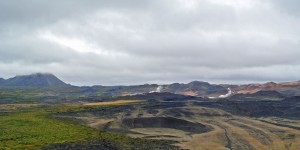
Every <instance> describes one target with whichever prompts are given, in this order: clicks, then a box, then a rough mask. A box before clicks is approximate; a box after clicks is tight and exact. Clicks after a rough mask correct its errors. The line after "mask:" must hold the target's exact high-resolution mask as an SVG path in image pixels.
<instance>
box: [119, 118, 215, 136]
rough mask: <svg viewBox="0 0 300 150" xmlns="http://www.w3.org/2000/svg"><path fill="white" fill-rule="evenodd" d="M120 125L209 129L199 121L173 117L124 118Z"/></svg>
mask: <svg viewBox="0 0 300 150" xmlns="http://www.w3.org/2000/svg"><path fill="white" fill-rule="evenodd" d="M122 126H123V127H126V128H130V129H134V128H171V129H177V130H182V131H185V132H191V133H195V134H197V133H204V132H208V131H210V130H211V128H210V127H209V126H206V125H204V124H201V123H194V122H190V121H187V120H183V119H178V118H173V117H144V118H125V119H123V120H122Z"/></svg>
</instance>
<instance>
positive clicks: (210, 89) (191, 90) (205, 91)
mask: <svg viewBox="0 0 300 150" xmlns="http://www.w3.org/2000/svg"><path fill="white" fill-rule="evenodd" d="M160 91H161V92H170V93H175V94H181V95H189V96H208V95H222V94H226V93H227V92H228V90H227V88H225V87H223V86H220V85H214V84H209V83H208V82H202V81H193V82H190V83H188V84H179V83H174V84H170V85H163V86H162V88H161V90H160Z"/></svg>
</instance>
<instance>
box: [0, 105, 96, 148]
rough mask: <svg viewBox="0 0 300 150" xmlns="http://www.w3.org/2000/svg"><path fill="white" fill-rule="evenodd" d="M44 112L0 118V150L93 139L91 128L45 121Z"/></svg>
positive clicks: (11, 114) (93, 134) (14, 114)
mask: <svg viewBox="0 0 300 150" xmlns="http://www.w3.org/2000/svg"><path fill="white" fill-rule="evenodd" d="M47 114H48V113H47V112H45V111H42V110H40V111H32V112H14V113H10V114H8V115H5V116H0V129H1V130H0V149H1V148H2V149H39V148H41V147H43V146H46V145H49V144H55V143H64V142H76V141H83V140H87V139H91V138H95V137H97V135H98V132H96V131H94V130H93V129H91V128H87V127H83V126H78V125H74V124H71V123H67V122H62V121H58V120H53V119H48V118H47V117H46V116H47Z"/></svg>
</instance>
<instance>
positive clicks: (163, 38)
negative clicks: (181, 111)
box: [0, 0, 300, 85]
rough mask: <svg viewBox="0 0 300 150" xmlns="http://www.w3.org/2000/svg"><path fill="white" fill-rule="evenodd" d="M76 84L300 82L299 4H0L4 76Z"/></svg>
mask: <svg viewBox="0 0 300 150" xmlns="http://www.w3.org/2000/svg"><path fill="white" fill-rule="evenodd" d="M35 72H46V73H53V74H55V75H56V76H58V77H59V78H61V79H62V80H64V81H65V82H67V83H71V84H74V85H95V84H98V85H129V84H144V83H159V84H163V83H171V82H189V81H192V80H201V81H208V82H212V83H250V82H267V81H276V82H279V81H295V80H299V79H300V1H299V0H109V1H107V0H51V1H50V0H0V77H3V78H9V77H13V76H15V75H23V74H31V73H35Z"/></svg>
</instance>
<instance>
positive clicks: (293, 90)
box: [0, 73, 300, 98]
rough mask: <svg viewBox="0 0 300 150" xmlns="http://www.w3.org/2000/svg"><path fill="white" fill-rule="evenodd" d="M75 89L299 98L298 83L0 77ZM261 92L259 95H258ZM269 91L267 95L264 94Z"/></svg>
mask: <svg viewBox="0 0 300 150" xmlns="http://www.w3.org/2000/svg"><path fill="white" fill-rule="evenodd" d="M36 87H38V88H76V90H79V91H81V93H84V94H85V95H91V96H130V95H137V94H144V93H154V92H158V93H166V92H167V93H174V94H180V95H186V96H200V97H210V98H226V97H228V96H232V95H236V97H239V96H243V97H245V96H248V97H253V96H254V95H253V94H254V93H256V95H255V97H257V96H260V97H264V96H273V97H279V98H280V97H281V96H297V95H298V96H299V95H300V81H296V82H283V83H274V82H269V83H265V84H247V85H216V84H210V83H208V82H202V81H193V82H190V83H187V84H182V83H173V84H166V85H157V84H145V85H135V86H85V87H76V86H72V85H69V84H66V83H64V82H63V81H61V80H60V79H58V78H57V77H56V76H54V75H53V74H48V73H47V74H43V73H36V74H31V75H23V76H16V77H13V78H9V79H7V80H5V79H2V78H0V88H36ZM260 91H263V92H260ZM264 91H271V92H264Z"/></svg>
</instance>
